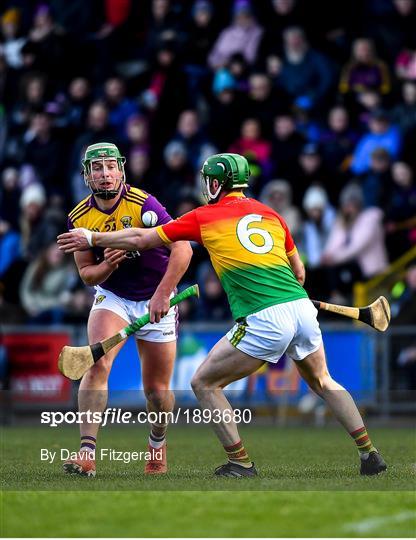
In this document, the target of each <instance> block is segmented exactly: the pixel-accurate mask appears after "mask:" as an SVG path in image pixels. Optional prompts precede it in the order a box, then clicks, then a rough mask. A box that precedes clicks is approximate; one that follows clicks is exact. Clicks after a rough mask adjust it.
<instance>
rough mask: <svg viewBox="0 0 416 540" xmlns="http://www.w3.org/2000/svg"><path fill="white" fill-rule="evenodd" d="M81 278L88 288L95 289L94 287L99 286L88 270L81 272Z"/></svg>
mask: <svg viewBox="0 0 416 540" xmlns="http://www.w3.org/2000/svg"><path fill="white" fill-rule="evenodd" d="M79 277H80V278H81V279H82V282H83V283H84V285H86V286H87V287H93V286H94V285H97V282H96V280H95V279H94V277H93V276H92V275H91V274H90V272H88V270H86V269H85V270H80V271H79Z"/></svg>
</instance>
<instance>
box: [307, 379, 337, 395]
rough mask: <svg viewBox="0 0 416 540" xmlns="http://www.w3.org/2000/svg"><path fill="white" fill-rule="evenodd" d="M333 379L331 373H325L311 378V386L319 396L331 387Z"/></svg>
mask: <svg viewBox="0 0 416 540" xmlns="http://www.w3.org/2000/svg"><path fill="white" fill-rule="evenodd" d="M331 381H332V379H331V376H330V375H329V373H323V374H321V375H317V376H316V377H314V378H313V379H311V380H310V381H309V386H310V388H311V389H312V390H313V391H314V392H315V393H316V394H318V396H322V395H323V394H324V393H325V391H326V390H329V389H330V388H331Z"/></svg>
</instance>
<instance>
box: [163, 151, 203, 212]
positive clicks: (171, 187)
mask: <svg viewBox="0 0 416 540" xmlns="http://www.w3.org/2000/svg"><path fill="white" fill-rule="evenodd" d="M163 158H164V159H163V165H162V167H161V169H160V171H159V173H158V174H157V176H156V177H155V183H154V185H153V193H154V194H155V196H159V193H163V203H164V204H165V206H166V210H167V211H168V213H169V214H170V215H172V214H173V212H174V211H175V209H176V206H177V204H178V199H181V198H182V197H185V196H188V195H192V194H193V191H194V189H195V175H194V171H193V169H192V167H191V165H190V164H189V161H188V152H187V150H186V147H185V145H184V144H183V143H182V142H180V141H171V142H170V143H169V144H168V145H167V146H166V148H165V150H164V152H163Z"/></svg>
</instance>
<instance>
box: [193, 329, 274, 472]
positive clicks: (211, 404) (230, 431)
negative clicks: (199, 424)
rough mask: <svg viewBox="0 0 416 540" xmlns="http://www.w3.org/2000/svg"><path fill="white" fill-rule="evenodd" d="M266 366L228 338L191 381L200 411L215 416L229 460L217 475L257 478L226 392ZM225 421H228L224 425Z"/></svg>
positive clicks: (214, 426) (219, 435)
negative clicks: (205, 410) (239, 380)
mask: <svg viewBox="0 0 416 540" xmlns="http://www.w3.org/2000/svg"><path fill="white" fill-rule="evenodd" d="M263 364H264V362H263V361H262V360H258V359H257V358H253V357H252V356H249V355H248V354H245V353H244V352H242V351H240V350H238V349H236V348H235V347H234V346H232V345H231V344H230V342H229V341H228V339H227V338H226V337H223V338H222V339H221V340H220V341H219V342H218V343H217V344H216V345H215V346H214V347H213V348H212V350H211V351H210V352H209V354H208V356H207V358H206V360H205V361H204V362H203V363H202V364H201V365H200V366H199V368H198V369H197V371H196V373H195V375H194V376H193V378H192V381H191V384H192V388H193V391H194V393H195V395H196V397H197V398H198V401H199V403H200V405H201V408H202V409H208V410H210V411H211V413H212V414H213V418H215V422H212V427H213V428H214V431H215V433H216V435H217V437H218V439H219V440H220V442H221V444H222V445H223V446H224V450H225V452H226V454H227V457H228V463H227V464H225V465H222V466H221V467H218V468H217V470H216V474H218V475H221V476H255V475H256V474H257V472H256V470H255V468H254V464H253V463H252V462H251V460H250V458H249V456H248V454H247V452H246V450H245V448H244V445H243V443H242V442H241V438H240V435H239V433H238V429H237V424H236V423H235V421H234V419H233V414H232V411H233V408H232V406H231V405H230V402H229V401H228V400H227V398H226V397H225V395H224V391H223V388H224V387H225V386H227V385H228V384H230V383H231V382H233V381H236V380H238V379H241V378H243V377H246V376H248V375H251V374H252V373H254V372H255V371H257V369H259V368H260V367H261V366H262V365H263ZM214 411H215V416H214ZM225 411H227V413H226V414H224V413H225ZM230 413H231V414H230ZM230 417H231V418H230ZM224 418H225V419H226V420H227V421H224ZM217 420H218V421H217Z"/></svg>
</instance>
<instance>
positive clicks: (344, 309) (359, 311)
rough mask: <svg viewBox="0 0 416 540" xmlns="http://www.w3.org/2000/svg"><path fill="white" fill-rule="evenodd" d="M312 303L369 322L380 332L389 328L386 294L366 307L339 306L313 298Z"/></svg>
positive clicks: (388, 307)
mask: <svg viewBox="0 0 416 540" xmlns="http://www.w3.org/2000/svg"><path fill="white" fill-rule="evenodd" d="M312 303H313V305H314V306H315V307H316V308H317V309H322V310H324V311H331V312H332V313H338V314H339V315H344V317H349V318H350V319H356V320H358V321H361V322H363V323H365V324H368V325H369V326H371V327H373V328H375V329H376V330H378V331H379V332H384V331H385V330H387V328H388V326H389V323H390V306H389V303H388V301H387V299H386V298H384V296H379V297H378V298H377V300H375V301H374V302H373V303H372V304H370V305H369V306H365V307H349V306H338V305H336V304H328V303H327V302H320V301H319V300H312Z"/></svg>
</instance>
